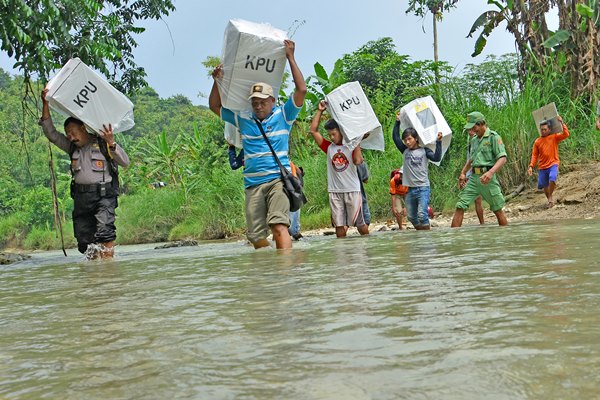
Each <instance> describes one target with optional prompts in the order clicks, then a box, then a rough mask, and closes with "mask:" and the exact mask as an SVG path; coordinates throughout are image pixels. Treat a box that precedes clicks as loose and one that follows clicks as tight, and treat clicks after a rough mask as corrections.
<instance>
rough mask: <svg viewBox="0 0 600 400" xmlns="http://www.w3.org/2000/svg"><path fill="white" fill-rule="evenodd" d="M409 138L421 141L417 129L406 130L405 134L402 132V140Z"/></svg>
mask: <svg viewBox="0 0 600 400" xmlns="http://www.w3.org/2000/svg"><path fill="white" fill-rule="evenodd" d="M407 136H412V137H413V138H415V140H416V141H418V140H419V135H418V134H417V130H416V129H415V128H406V129H405V130H404V132H402V140H404V139H406V137H407Z"/></svg>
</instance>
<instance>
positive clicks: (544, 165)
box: [527, 116, 569, 208]
mask: <svg viewBox="0 0 600 400" xmlns="http://www.w3.org/2000/svg"><path fill="white" fill-rule="evenodd" d="M556 119H557V120H558V122H560V124H561V125H562V132H561V133H556V134H554V135H551V134H550V123H549V122H548V121H542V122H540V131H541V134H542V136H541V137H539V138H537V139H536V140H535V142H534V143H533V150H532V152H531V162H530V163H529V169H527V174H528V175H529V176H531V174H532V173H533V167H535V165H536V164H537V163H538V161H539V165H538V189H544V194H545V195H546V198H547V199H548V205H547V207H548V208H551V207H552V206H553V205H554V199H553V198H552V193H554V188H555V187H556V178H557V177H558V165H559V164H560V160H559V159H558V143H559V142H562V141H563V140H565V139H566V138H568V137H569V129H567V125H566V124H565V123H564V122H563V120H562V118H561V117H560V116H558V117H556Z"/></svg>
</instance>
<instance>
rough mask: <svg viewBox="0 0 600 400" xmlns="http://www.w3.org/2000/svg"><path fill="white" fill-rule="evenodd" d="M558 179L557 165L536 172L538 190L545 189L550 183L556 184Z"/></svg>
mask: <svg viewBox="0 0 600 400" xmlns="http://www.w3.org/2000/svg"><path fill="white" fill-rule="evenodd" d="M556 178H558V164H554V165H553V166H551V167H550V168H546V169H540V170H539V171H538V189H543V188H546V187H548V186H549V185H550V182H555V183H556Z"/></svg>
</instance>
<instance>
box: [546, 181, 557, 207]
mask: <svg viewBox="0 0 600 400" xmlns="http://www.w3.org/2000/svg"><path fill="white" fill-rule="evenodd" d="M554 188H556V182H552V181H551V182H550V183H549V184H548V186H546V187H545V188H544V194H545V195H546V198H547V199H548V208H551V207H552V206H553V205H554V198H553V197H552V194H553V193H554Z"/></svg>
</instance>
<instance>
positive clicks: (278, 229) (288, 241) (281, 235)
mask: <svg viewBox="0 0 600 400" xmlns="http://www.w3.org/2000/svg"><path fill="white" fill-rule="evenodd" d="M271 232H273V240H274V241H275V247H277V248H278V249H291V248H292V238H291V236H290V233H289V232H288V227H287V226H286V225H283V224H275V225H271Z"/></svg>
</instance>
